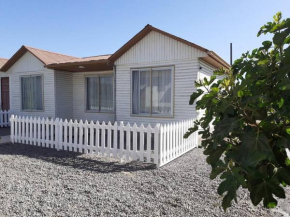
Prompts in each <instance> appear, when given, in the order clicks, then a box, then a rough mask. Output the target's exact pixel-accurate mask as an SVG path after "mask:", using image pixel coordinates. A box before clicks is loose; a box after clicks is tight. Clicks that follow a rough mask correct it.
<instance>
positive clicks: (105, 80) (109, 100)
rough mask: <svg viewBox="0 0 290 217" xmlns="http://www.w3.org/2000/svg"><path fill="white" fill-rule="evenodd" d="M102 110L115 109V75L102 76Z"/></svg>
mask: <svg viewBox="0 0 290 217" xmlns="http://www.w3.org/2000/svg"><path fill="white" fill-rule="evenodd" d="M100 91H101V92H100V99H101V111H113V110H114V108H113V105H114V102H113V98H114V93H113V76H102V77H100Z"/></svg>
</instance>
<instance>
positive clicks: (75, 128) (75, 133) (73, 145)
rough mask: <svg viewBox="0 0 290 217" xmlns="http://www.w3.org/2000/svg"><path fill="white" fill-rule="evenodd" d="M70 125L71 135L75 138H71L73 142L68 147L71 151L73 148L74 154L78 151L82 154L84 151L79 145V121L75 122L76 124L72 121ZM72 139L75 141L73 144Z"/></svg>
mask: <svg viewBox="0 0 290 217" xmlns="http://www.w3.org/2000/svg"><path fill="white" fill-rule="evenodd" d="M68 125H69V126H71V128H69V129H70V130H71V132H69V133H70V134H73V136H71V142H70V143H69V145H68V147H69V149H70V151H71V150H72V148H73V150H74V152H78V151H79V152H81V151H82V149H81V147H79V145H78V132H79V127H78V121H77V120H75V121H74V122H72V120H70V121H69V124H68ZM69 138H70V137H69ZM72 138H73V139H74V141H73V143H72ZM78 149H79V150H78Z"/></svg>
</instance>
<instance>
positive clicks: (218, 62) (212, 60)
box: [109, 24, 230, 69]
mask: <svg viewBox="0 0 290 217" xmlns="http://www.w3.org/2000/svg"><path fill="white" fill-rule="evenodd" d="M151 31H156V32H158V33H161V34H163V35H166V36H168V37H170V38H172V39H175V40H177V41H179V42H182V43H184V44H187V45H189V46H191V47H194V48H196V49H198V50H201V51H203V52H206V53H207V54H208V57H207V58H204V59H203V61H205V62H207V63H208V64H210V65H212V66H214V67H216V68H220V67H224V68H226V69H229V68H230V65H229V64H228V63H227V62H226V61H224V60H223V59H222V58H221V57H220V56H218V55H217V54H216V53H214V52H213V51H209V50H207V49H206V48H203V47H201V46H199V45H197V44H194V43H192V42H189V41H186V40H184V39H182V38H179V37H177V36H175V35H172V34H169V33H167V32H164V31H162V30H160V29H157V28H155V27H153V26H151V25H149V24H148V25H146V26H145V27H144V28H143V29H142V30H141V31H140V32H139V33H137V34H136V35H135V36H134V37H133V38H132V39H130V40H129V41H128V42H127V43H126V44H124V45H123V46H122V47H121V48H120V49H119V50H117V51H116V52H115V53H114V54H113V55H112V56H111V57H110V58H109V60H110V61H111V62H115V61H116V60H117V59H118V58H120V57H121V56H122V55H123V54H124V53H126V52H127V51H128V50H129V49H130V48H131V47H133V46H134V45H135V44H137V43H138V42H139V41H140V40H141V39H142V38H144V37H145V36H146V35H147V34H149V33H150V32H151Z"/></svg>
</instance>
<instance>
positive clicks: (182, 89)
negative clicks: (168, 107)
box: [116, 59, 199, 125]
mask: <svg viewBox="0 0 290 217" xmlns="http://www.w3.org/2000/svg"><path fill="white" fill-rule="evenodd" d="M163 65H172V66H174V68H175V69H174V70H175V71H174V87H173V88H174V89H173V92H174V94H173V95H174V99H173V100H174V108H173V112H174V117H173V118H165V117H162V118H158V117H139V116H131V114H130V113H131V105H130V98H131V82H130V68H135V67H149V66H163ZM198 67H199V63H198V59H192V60H178V61H177V60H176V61H163V62H159V63H156V62H155V63H146V64H142V65H136V64H135V65H126V66H117V73H116V76H117V79H116V80H117V81H116V82H117V83H116V120H117V121H124V122H125V123H126V122H131V123H135V122H136V123H137V124H141V123H144V124H151V125H155V124H156V123H169V122H173V121H180V120H185V119H190V118H195V117H196V115H197V113H196V112H195V108H194V106H191V105H189V97H190V95H191V94H192V93H193V92H194V91H195V90H196V88H195V84H194V82H195V81H196V79H197V72H198Z"/></svg>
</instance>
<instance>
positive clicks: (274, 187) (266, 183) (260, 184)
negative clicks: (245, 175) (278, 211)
mask: <svg viewBox="0 0 290 217" xmlns="http://www.w3.org/2000/svg"><path fill="white" fill-rule="evenodd" d="M251 190H252V191H251V192H250V198H251V200H252V203H253V204H254V205H255V206H257V205H258V204H259V203H260V202H261V200H262V199H264V200H263V201H264V202H263V203H264V206H265V207H267V208H275V207H276V206H277V200H276V199H275V198H274V197H273V194H274V195H276V196H277V197H279V198H285V192H284V189H283V188H282V187H281V186H279V182H277V181H275V180H265V179H258V180H253V183H252V188H251Z"/></svg>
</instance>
